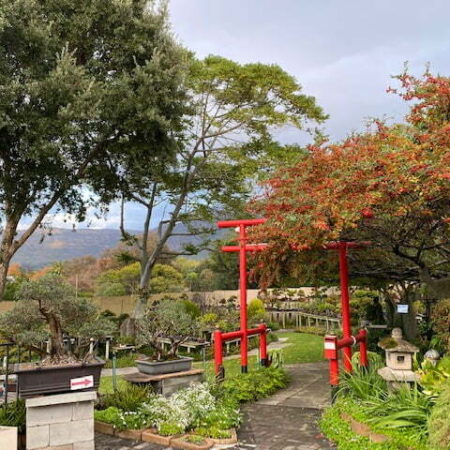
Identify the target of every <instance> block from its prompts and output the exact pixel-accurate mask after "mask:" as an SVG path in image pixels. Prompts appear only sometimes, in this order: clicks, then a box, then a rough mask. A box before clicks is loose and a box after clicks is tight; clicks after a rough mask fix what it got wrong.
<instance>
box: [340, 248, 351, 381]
mask: <svg viewBox="0 0 450 450" xmlns="http://www.w3.org/2000/svg"><path fill="white" fill-rule="evenodd" d="M339 273H340V279H341V308H342V334H343V336H344V338H348V337H350V336H351V335H352V329H351V324H350V295H349V288H348V261H347V243H346V242H340V243H339ZM344 368H345V370H346V372H351V371H352V349H351V347H350V346H347V347H344Z"/></svg>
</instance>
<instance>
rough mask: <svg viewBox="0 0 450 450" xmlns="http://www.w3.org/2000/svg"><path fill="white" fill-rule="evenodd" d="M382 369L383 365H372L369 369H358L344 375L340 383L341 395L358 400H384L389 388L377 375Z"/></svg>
mask: <svg viewBox="0 0 450 450" xmlns="http://www.w3.org/2000/svg"><path fill="white" fill-rule="evenodd" d="M380 367H381V364H380V365H377V364H371V365H369V368H368V369H366V368H364V367H356V368H355V369H354V370H353V372H352V373H344V374H343V375H342V377H341V380H340V383H339V395H343V396H352V397H353V398H355V399H358V400H373V399H374V398H375V399H378V398H383V399H384V398H385V392H386V390H387V386H386V382H385V381H384V380H383V378H381V377H380V375H378V373H377V370H378V369H379V368H380Z"/></svg>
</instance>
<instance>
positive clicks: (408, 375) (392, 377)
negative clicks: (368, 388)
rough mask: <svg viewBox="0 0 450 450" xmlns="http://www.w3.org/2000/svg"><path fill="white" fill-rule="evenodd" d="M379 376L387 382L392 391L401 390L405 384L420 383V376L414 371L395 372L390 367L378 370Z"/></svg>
mask: <svg viewBox="0 0 450 450" xmlns="http://www.w3.org/2000/svg"><path fill="white" fill-rule="evenodd" d="M378 374H379V375H380V376H381V377H382V378H383V379H385V380H386V381H387V384H388V388H389V389H390V390H395V389H399V388H400V387H401V386H404V385H405V384H408V385H410V384H412V383H416V382H417V381H419V376H418V375H417V374H416V373H414V372H413V371H412V370H395V369H391V368H390V367H383V368H382V369H378Z"/></svg>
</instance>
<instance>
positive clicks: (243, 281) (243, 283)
mask: <svg viewBox="0 0 450 450" xmlns="http://www.w3.org/2000/svg"><path fill="white" fill-rule="evenodd" d="M245 243H246V237H245V226H244V225H243V224H241V225H239V299H240V300H239V302H240V312H241V331H242V338H241V372H242V373H246V372H248V359H247V347H248V338H247V255H246V251H245Z"/></svg>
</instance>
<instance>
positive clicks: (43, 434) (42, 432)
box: [25, 391, 97, 450]
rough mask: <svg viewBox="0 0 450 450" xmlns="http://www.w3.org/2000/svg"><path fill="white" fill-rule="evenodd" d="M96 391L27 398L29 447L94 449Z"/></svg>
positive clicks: (70, 449)
mask: <svg viewBox="0 0 450 450" xmlns="http://www.w3.org/2000/svg"><path fill="white" fill-rule="evenodd" d="M96 398H97V393H96V392H95V391H89V392H73V393H70V394H60V395H49V396H43V397H36V398H30V399H27V400H26V403H25V405H26V409H27V450H33V449H39V450H41V449H42V450H50V449H62V448H64V450H66V449H67V450H94V401H95V400H96Z"/></svg>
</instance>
